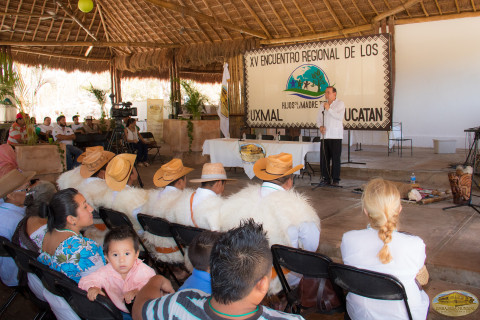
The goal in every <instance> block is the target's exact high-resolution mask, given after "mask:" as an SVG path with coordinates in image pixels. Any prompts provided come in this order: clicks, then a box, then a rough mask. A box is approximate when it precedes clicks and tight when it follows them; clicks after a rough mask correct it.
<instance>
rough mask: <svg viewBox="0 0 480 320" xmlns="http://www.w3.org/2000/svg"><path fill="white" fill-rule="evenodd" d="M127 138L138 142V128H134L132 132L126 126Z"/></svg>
mask: <svg viewBox="0 0 480 320" xmlns="http://www.w3.org/2000/svg"><path fill="white" fill-rule="evenodd" d="M127 140H129V141H132V140H133V141H135V142H138V130H137V129H136V128H135V131H134V132H133V131H131V130H130V129H129V128H127Z"/></svg>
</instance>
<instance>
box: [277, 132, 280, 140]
mask: <svg viewBox="0 0 480 320" xmlns="http://www.w3.org/2000/svg"><path fill="white" fill-rule="evenodd" d="M277 141H280V133H278V132H277Z"/></svg>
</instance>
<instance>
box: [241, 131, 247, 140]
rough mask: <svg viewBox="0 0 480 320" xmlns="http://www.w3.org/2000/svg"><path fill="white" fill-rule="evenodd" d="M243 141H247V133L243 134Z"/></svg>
mask: <svg viewBox="0 0 480 320" xmlns="http://www.w3.org/2000/svg"><path fill="white" fill-rule="evenodd" d="M242 139H243V140H245V139H247V135H246V134H245V132H244V133H243V134H242Z"/></svg>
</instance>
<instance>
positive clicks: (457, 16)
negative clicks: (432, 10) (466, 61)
mask: <svg viewBox="0 0 480 320" xmlns="http://www.w3.org/2000/svg"><path fill="white" fill-rule="evenodd" d="M475 17H480V12H478V11H475V12H462V13H454V14H444V15H437V16H430V17H423V18H411V19H395V24H396V25H399V24H410V23H421V22H431V21H442V20H450V19H461V18H475Z"/></svg>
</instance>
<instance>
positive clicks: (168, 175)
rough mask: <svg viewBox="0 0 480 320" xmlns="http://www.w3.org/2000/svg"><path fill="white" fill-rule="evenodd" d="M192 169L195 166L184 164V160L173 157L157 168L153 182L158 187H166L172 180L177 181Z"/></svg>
mask: <svg viewBox="0 0 480 320" xmlns="http://www.w3.org/2000/svg"><path fill="white" fill-rule="evenodd" d="M192 171H193V168H188V167H184V166H183V163H182V160H180V159H173V160H172V161H170V162H168V163H165V164H164V165H163V166H161V167H160V169H158V170H157V172H155V175H154V176H153V183H154V184H155V186H157V187H165V186H166V185H167V184H169V183H170V182H172V181H175V180H177V179H178V178H181V177H183V176H185V175H187V174H188V173H190V172H192Z"/></svg>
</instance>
